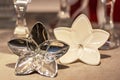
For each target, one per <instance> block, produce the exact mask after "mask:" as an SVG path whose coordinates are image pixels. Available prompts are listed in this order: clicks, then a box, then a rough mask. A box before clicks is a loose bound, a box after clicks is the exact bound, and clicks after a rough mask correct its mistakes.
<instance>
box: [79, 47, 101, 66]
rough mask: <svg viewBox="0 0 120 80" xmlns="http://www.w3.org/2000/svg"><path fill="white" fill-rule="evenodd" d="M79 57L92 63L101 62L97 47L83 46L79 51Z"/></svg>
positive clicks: (85, 61) (87, 62)
mask: <svg viewBox="0 0 120 80" xmlns="http://www.w3.org/2000/svg"><path fill="white" fill-rule="evenodd" d="M79 59H80V60H81V61H82V62H84V63H86V64H90V65H98V64H99V63H100V53H99V51H98V50H97V49H91V48H87V47H85V48H83V50H82V51H81V50H80V51H79Z"/></svg>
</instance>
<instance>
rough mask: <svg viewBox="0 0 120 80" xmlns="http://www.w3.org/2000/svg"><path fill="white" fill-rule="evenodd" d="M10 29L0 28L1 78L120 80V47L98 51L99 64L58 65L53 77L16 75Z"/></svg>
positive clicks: (12, 79)
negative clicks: (11, 49) (9, 43)
mask: <svg viewBox="0 0 120 80" xmlns="http://www.w3.org/2000/svg"><path fill="white" fill-rule="evenodd" d="M12 32H13V30H12V29H0V78H1V79H2V80H120V47H118V48H116V49H112V50H104V51H100V54H101V64H100V65H98V66H91V65H87V64H84V63H82V62H80V61H77V62H75V63H72V64H68V65H59V66H58V67H59V70H58V75H57V76H56V77H55V78H48V77H44V76H41V75H40V74H38V73H33V74H30V75H26V76H16V75H15V74H14V66H15V63H16V61H17V59H18V57H17V56H16V55H14V54H12V52H11V51H10V50H9V48H8V46H7V41H9V40H10V38H11V37H12Z"/></svg>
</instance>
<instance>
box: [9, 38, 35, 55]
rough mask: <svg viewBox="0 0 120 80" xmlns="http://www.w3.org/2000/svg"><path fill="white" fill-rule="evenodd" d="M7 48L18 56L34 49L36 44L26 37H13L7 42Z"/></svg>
mask: <svg viewBox="0 0 120 80" xmlns="http://www.w3.org/2000/svg"><path fill="white" fill-rule="evenodd" d="M8 46H9V48H10V49H11V50H12V52H13V53H14V54H16V55H18V56H21V55H25V54H29V52H30V51H31V50H32V51H33V50H35V49H36V48H37V46H36V45H35V44H34V43H33V42H32V41H29V40H28V39H13V40H10V41H9V42H8Z"/></svg>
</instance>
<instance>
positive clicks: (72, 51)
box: [60, 47, 79, 64]
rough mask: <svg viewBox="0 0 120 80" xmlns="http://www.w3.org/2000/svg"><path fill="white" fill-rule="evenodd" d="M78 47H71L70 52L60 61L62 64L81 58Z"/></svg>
mask: <svg viewBox="0 0 120 80" xmlns="http://www.w3.org/2000/svg"><path fill="white" fill-rule="evenodd" d="M78 50H79V49H78V48H77V47H70V49H69V50H68V52H67V53H66V54H65V55H64V56H62V57H61V58H60V62H61V63H62V64H69V63H72V62H74V61H76V60H77V59H78V58H79V54H78Z"/></svg>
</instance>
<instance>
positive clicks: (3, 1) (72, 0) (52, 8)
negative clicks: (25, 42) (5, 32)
mask: <svg viewBox="0 0 120 80" xmlns="http://www.w3.org/2000/svg"><path fill="white" fill-rule="evenodd" d="M68 3H69V7H70V9H69V14H70V18H72V19H75V18H76V16H78V15H79V14H81V13H84V14H86V15H87V16H88V17H89V19H90V21H91V22H92V23H98V22H99V21H100V20H99V18H101V17H102V6H101V3H100V0H68ZM119 3H120V0H116V2H115V7H114V13H113V15H114V16H113V20H114V22H115V23H119V22H120V15H119V14H120V5H119ZM59 10H60V2H59V0H32V1H31V3H30V4H29V5H28V8H27V12H26V15H25V17H26V21H27V25H28V26H32V25H33V24H34V23H35V22H36V21H42V22H43V23H44V24H51V23H54V22H55V20H56V17H57V13H58V12H59ZM100 12H101V16H100V14H99V13H100ZM15 21H16V13H15V9H14V6H13V1H12V0H0V28H14V26H15Z"/></svg>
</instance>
